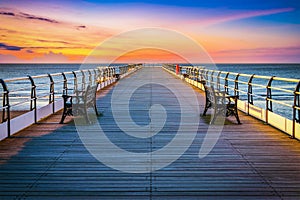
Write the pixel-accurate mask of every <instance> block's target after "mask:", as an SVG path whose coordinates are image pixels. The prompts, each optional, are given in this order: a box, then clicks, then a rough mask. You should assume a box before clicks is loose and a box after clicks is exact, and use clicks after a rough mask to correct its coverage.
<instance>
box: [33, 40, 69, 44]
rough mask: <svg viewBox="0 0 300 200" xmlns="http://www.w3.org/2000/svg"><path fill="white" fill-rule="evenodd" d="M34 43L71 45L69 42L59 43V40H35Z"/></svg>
mask: <svg viewBox="0 0 300 200" xmlns="http://www.w3.org/2000/svg"><path fill="white" fill-rule="evenodd" d="M36 41H38V42H45V43H60V44H71V43H70V42H65V41H61V40H42V39H37V40H36Z"/></svg>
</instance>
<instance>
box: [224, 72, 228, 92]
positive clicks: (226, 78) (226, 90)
mask: <svg viewBox="0 0 300 200" xmlns="http://www.w3.org/2000/svg"><path fill="white" fill-rule="evenodd" d="M228 76H229V72H227V73H226V76H225V81H224V90H225V92H226V94H229V88H228Z"/></svg>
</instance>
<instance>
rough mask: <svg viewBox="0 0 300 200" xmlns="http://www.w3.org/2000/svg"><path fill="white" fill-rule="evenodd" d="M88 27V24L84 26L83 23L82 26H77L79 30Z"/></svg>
mask: <svg viewBox="0 0 300 200" xmlns="http://www.w3.org/2000/svg"><path fill="white" fill-rule="evenodd" d="M85 28H86V26H84V25H81V26H76V29H77V30H80V29H85Z"/></svg>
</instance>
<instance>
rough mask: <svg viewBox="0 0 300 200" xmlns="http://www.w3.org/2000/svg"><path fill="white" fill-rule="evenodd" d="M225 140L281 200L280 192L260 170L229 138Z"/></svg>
mask: <svg viewBox="0 0 300 200" xmlns="http://www.w3.org/2000/svg"><path fill="white" fill-rule="evenodd" d="M225 141H228V142H229V144H230V145H231V146H232V149H233V150H235V151H236V152H237V153H238V154H239V155H240V156H241V157H242V159H243V160H244V161H245V162H246V163H247V165H249V166H250V167H251V169H253V170H254V171H255V173H256V174H258V175H259V177H260V178H261V179H262V180H263V181H264V182H265V183H266V184H267V185H268V186H269V187H270V188H271V189H272V190H273V192H275V194H276V195H277V196H278V197H279V198H280V199H281V200H283V198H282V194H281V193H280V192H279V191H277V190H276V189H275V188H274V187H273V186H272V184H271V182H270V181H269V180H268V179H266V178H265V177H264V176H263V175H262V174H261V173H260V172H259V170H258V169H256V168H255V167H254V166H253V165H252V164H251V162H250V161H249V160H248V159H247V158H246V157H245V156H244V154H242V153H241V152H240V151H239V150H238V149H237V148H236V147H235V146H234V145H233V144H232V143H231V142H230V141H229V139H225Z"/></svg>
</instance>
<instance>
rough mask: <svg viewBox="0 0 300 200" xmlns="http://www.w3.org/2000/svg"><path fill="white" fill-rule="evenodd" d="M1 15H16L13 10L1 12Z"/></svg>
mask: <svg viewBox="0 0 300 200" xmlns="http://www.w3.org/2000/svg"><path fill="white" fill-rule="evenodd" d="M0 15H8V16H16V15H15V13H13V12H0Z"/></svg>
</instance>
